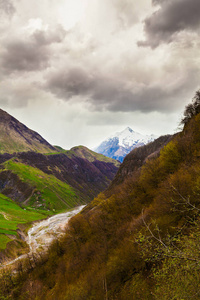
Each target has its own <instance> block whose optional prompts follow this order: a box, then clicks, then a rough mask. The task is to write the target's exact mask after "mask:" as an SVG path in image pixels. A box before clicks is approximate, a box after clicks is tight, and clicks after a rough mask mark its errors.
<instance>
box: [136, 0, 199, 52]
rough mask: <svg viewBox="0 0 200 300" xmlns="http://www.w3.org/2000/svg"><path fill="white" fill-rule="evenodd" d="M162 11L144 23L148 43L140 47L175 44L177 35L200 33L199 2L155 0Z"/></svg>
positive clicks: (158, 11) (140, 43)
mask: <svg viewBox="0 0 200 300" xmlns="http://www.w3.org/2000/svg"><path fill="white" fill-rule="evenodd" d="M158 3H159V4H160V9H159V10H157V11H156V12H154V13H153V14H152V15H151V16H150V17H147V18H146V19H145V21H144V30H145V34H146V41H139V42H138V45H139V46H151V47H152V48H155V47H158V46H159V45H160V44H161V43H170V42H173V41H174V40H175V39H176V37H177V34H178V33H180V32H183V31H188V30H189V31H193V32H199V27H200V18H199V11H200V1H199V0H189V1H188V0H165V1H160V0H154V1H153V4H158Z"/></svg>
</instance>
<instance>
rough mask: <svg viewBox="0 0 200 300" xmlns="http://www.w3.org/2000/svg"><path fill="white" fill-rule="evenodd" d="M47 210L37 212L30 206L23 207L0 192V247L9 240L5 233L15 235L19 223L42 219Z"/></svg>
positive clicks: (2, 247)
mask: <svg viewBox="0 0 200 300" xmlns="http://www.w3.org/2000/svg"><path fill="white" fill-rule="evenodd" d="M48 215H49V212H46V211H43V212H39V211H36V210H34V209H31V208H27V209H23V208H21V207H19V206H18V205H17V204H16V203H15V202H14V201H12V200H11V199H10V198H8V197H6V196H4V195H3V194H0V249H5V247H6V244H7V243H8V242H9V241H10V240H11V239H10V238H9V237H8V236H6V235H13V236H17V228H18V225H19V224H23V223H29V222H32V221H36V220H40V219H44V218H46V217H47V216H48Z"/></svg>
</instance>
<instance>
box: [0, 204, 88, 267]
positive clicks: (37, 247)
mask: <svg viewBox="0 0 200 300" xmlns="http://www.w3.org/2000/svg"><path fill="white" fill-rule="evenodd" d="M84 207H85V205H82V206H79V207H76V208H75V209H73V210H72V211H69V212H66V213H61V214H57V215H54V216H52V217H50V218H48V219H46V220H42V221H40V222H37V223H35V224H34V225H33V226H32V227H31V228H30V229H29V231H28V235H27V238H26V242H27V244H28V245H29V253H28V254H24V255H21V256H19V257H18V258H16V259H14V260H12V261H10V262H7V263H5V264H2V265H0V269H2V268H4V267H5V266H8V265H12V264H14V263H15V262H17V261H19V260H22V259H24V258H26V257H27V256H28V255H29V254H33V253H37V252H44V251H46V250H47V249H48V247H49V246H50V244H51V243H52V241H53V240H54V239H56V238H59V237H60V236H61V235H62V234H63V233H64V230H65V227H66V225H67V223H68V221H69V219H70V218H71V217H73V216H75V215H76V214H78V213H79V212H80V211H81V210H82V209H83V208H84Z"/></svg>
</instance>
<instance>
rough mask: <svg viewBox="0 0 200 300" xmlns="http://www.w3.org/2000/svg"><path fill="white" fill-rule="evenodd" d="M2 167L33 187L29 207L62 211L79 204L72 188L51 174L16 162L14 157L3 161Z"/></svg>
mask: <svg viewBox="0 0 200 300" xmlns="http://www.w3.org/2000/svg"><path fill="white" fill-rule="evenodd" d="M4 167H5V169H7V170H11V171H12V172H13V173H15V174H17V175H18V177H19V178H20V179H21V180H22V181H23V182H26V183H28V184H29V185H31V186H32V187H34V188H35V191H34V193H33V195H32V196H31V198H30V200H29V201H28V204H29V206H31V207H38V208H39V207H40V209H47V210H51V211H62V210H64V209H68V208H73V207H75V206H77V205H78V204H80V200H79V198H78V197H77V195H76V193H75V191H74V189H73V188H72V187H70V186H69V185H68V184H66V183H64V182H62V181H60V180H59V179H57V178H56V177H55V176H53V175H47V174H45V173H44V172H42V171H41V170H39V169H37V168H33V167H31V166H28V165H25V164H22V163H20V162H16V161H15V160H14V159H12V160H9V161H7V162H5V163H4Z"/></svg>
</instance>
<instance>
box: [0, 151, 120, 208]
mask: <svg viewBox="0 0 200 300" xmlns="http://www.w3.org/2000/svg"><path fill="white" fill-rule="evenodd" d="M74 149H75V150H74ZM86 157H87V158H86ZM0 163H1V166H2V171H1V172H0V188H1V189H0V191H1V192H2V193H4V194H5V195H6V196H9V197H11V198H12V199H13V200H16V199H18V201H19V202H22V203H23V202H24V201H25V202H26V201H27V199H28V198H29V196H30V194H31V193H32V192H33V190H34V187H35V185H36V183H34V181H33V182H32V185H31V187H30V180H29V178H28V177H26V178H24V174H25V172H24V170H25V169H27V172H28V170H29V169H30V178H32V176H31V174H32V173H34V169H35V174H37V173H38V174H39V172H42V174H43V175H41V176H40V178H41V182H42V181H44V182H45V178H47V177H48V178H50V177H49V176H51V178H52V180H53V178H54V179H55V180H56V179H57V180H59V181H61V182H63V183H65V184H66V188H67V189H69V187H67V185H68V186H70V187H71V188H72V190H74V191H75V194H76V195H77V196H78V198H79V199H80V201H83V202H88V201H90V200H92V199H93V198H94V197H95V196H97V194H98V193H99V192H101V191H103V190H104V189H106V188H107V187H108V185H109V184H110V182H111V180H112V179H113V178H114V176H115V174H116V172H117V170H118V167H117V166H119V163H118V162H116V161H115V160H112V159H109V158H106V157H104V156H103V155H99V154H96V153H95V152H92V151H91V150H89V149H87V148H86V147H76V148H73V149H72V150H70V151H65V152H64V153H56V154H51V155H50V154H48V155H44V154H41V153H36V152H20V153H15V154H13V155H12V154H2V155H0ZM7 166H9V170H7ZM16 170H17V172H18V173H17V174H16ZM45 174H46V175H45ZM16 175H18V176H19V177H20V176H21V178H22V179H23V184H21V183H20V184H19V179H18V177H17V176H16ZM47 175H48V176H47ZM43 179H44V180H43ZM27 180H29V186H28V187H26V186H25V185H26V183H27ZM44 184H45V183H44ZM54 192H55V191H54ZM77 196H76V197H77ZM61 198H62V197H61ZM39 204H41V203H39Z"/></svg>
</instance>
